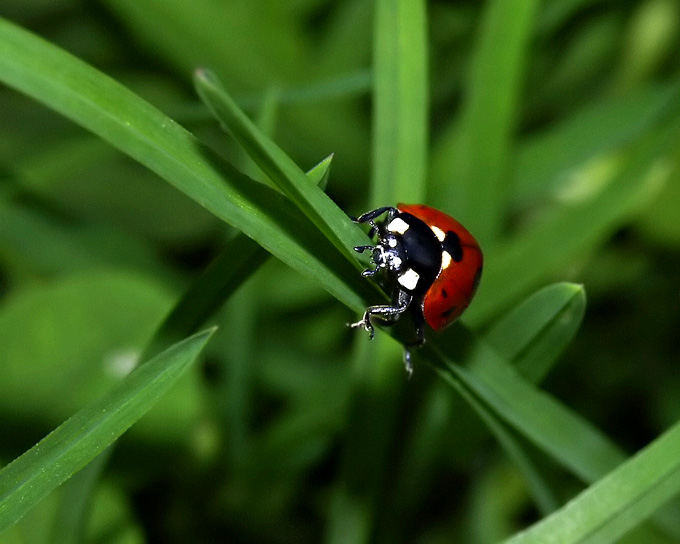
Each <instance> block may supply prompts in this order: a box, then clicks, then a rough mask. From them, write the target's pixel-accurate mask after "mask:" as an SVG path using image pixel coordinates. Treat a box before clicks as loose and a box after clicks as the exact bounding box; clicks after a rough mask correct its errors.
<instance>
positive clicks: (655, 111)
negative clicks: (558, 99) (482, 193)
mask: <svg viewBox="0 0 680 544" xmlns="http://www.w3.org/2000/svg"><path fill="white" fill-rule="evenodd" d="M678 88H679V85H678V84H677V83H674V84H671V85H664V86H660V85H650V86H649V87H645V88H643V89H639V90H638V91H637V92H635V93H630V94H629V95H626V96H625V97H620V98H616V99H612V98H611V97H607V98H606V99H603V100H601V101H598V102H597V103H595V104H593V105H592V106H589V107H588V108H587V109H584V110H583V111H580V112H578V113H576V114H575V115H573V116H571V117H570V118H568V119H567V120H565V121H564V122H562V123H560V124H558V125H557V126H555V127H553V128H552V129H550V130H549V131H546V132H545V133H541V134H539V135H538V136H535V137H533V138H531V139H530V140H529V141H527V142H526V143H524V144H523V145H522V146H521V148H520V149H519V152H518V154H517V166H516V169H515V177H514V183H513V199H514V200H515V202H520V203H521V202H524V203H526V202H527V199H531V198H536V197H540V196H541V195H542V193H547V192H553V191H554V190H555V188H556V186H557V185H558V184H559V183H560V182H561V181H563V180H564V178H565V177H567V176H569V174H570V173H572V172H573V171H574V170H575V169H578V168H579V167H581V166H582V165H583V164H584V163H586V162H587V161H588V160H591V159H594V158H595V157H598V156H602V155H603V154H606V153H611V152H612V151H614V150H616V149H618V148H620V147H621V146H623V145H626V144H627V143H629V142H631V141H634V140H635V139H636V138H639V137H640V135H641V134H643V133H644V132H645V131H646V130H650V129H652V128H653V125H654V123H657V122H658V121H659V120H661V119H663V118H664V117H665V116H668V114H669V113H670V112H671V111H672V108H673V107H676V104H677V97H678Z"/></svg>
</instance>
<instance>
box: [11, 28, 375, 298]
mask: <svg viewBox="0 0 680 544" xmlns="http://www.w3.org/2000/svg"><path fill="white" fill-rule="evenodd" d="M0 81H2V82H4V83H6V84H7V85H9V86H10V87H13V88H15V89H17V90H19V91H21V92H23V93H25V94H27V95H29V96H31V97H33V98H35V99H36V100H39V101H41V102H43V103H44V104H46V105H47V106H48V107H50V108H51V109H53V110H55V111H57V112H59V113H61V114H62V115H64V116H66V117H68V118H70V119H72V120H73V121H75V122H76V123H78V124H80V125H81V126H83V127H85V128H86V129H88V130H90V131H92V132H94V133H95V134H97V135H98V136H100V137H101V138H103V139H104V140H106V141H108V142H109V143H110V144H112V145H113V146H115V147H117V148H118V149H120V150H121V151H123V152H124V153H126V154H127V155H129V156H130V157H132V158H133V159H135V160H137V161H138V162H140V163H141V164H143V165H145V166H146V167H147V168H149V169H150V170H152V171H153V172H155V173H156V174H158V175H159V176H160V177H162V178H163V179H165V180H166V181H168V182H169V183H171V184H172V185H173V186H175V187H176V188H178V189H179V190H180V191H182V192H183V193H185V194H186V195H187V196H189V197H190V198H192V199H193V200H195V201H196V202H198V203H199V204H200V205H202V206H203V207H204V208H206V209H207V210H209V211H210V212H211V213H213V214H214V215H215V216H217V217H219V218H220V219H222V220H223V221H225V222H227V223H229V224H231V225H233V226H234V227H236V228H237V229H239V230H241V231H243V232H244V233H245V234H246V235H247V236H249V237H251V238H253V239H254V240H256V241H257V242H258V243H259V244H260V245H261V246H262V247H264V248H265V249H266V250H267V251H269V252H270V253H272V254H273V255H275V256H276V257H278V258H279V259H281V260H282V261H283V262H285V263H286V264H288V265H289V266H291V267H292V268H294V269H295V270H298V271H299V272H301V273H302V274H304V275H306V276H308V277H311V278H313V279H314V280H315V281H317V282H319V283H321V284H322V285H323V286H324V288H325V289H327V290H328V291H329V292H330V293H331V294H332V295H333V296H335V297H336V298H337V299H338V300H340V301H341V302H343V303H344V304H346V305H347V306H349V307H350V308H352V309H353V310H355V311H361V309H362V308H364V307H365V303H364V300H363V299H362V296H361V295H359V294H358V293H362V292H363V293H364V295H363V296H364V297H366V298H368V297H369V296H370V294H371V292H372V291H371V289H370V286H369V285H368V284H367V282H366V281H364V280H363V278H361V277H360V276H359V275H358V274H356V260H354V264H352V263H349V262H347V259H346V257H347V252H345V253H344V256H343V254H341V253H340V252H338V251H337V249H334V248H333V246H332V245H331V244H329V243H328V242H327V240H326V239H325V238H324V237H323V236H322V235H320V234H319V232H318V230H317V229H315V228H314V226H313V225H312V224H311V223H310V222H309V221H308V220H307V219H306V218H305V217H304V216H302V215H301V214H300V213H299V211H298V210H297V209H296V208H295V207H294V206H292V205H291V203H290V201H289V200H288V199H286V198H285V197H284V196H283V195H281V194H279V193H278V192H277V191H274V190H272V189H270V188H269V187H266V186H264V185H262V184H261V183H255V182H253V180H251V179H250V178H248V177H246V176H244V175H243V174H241V173H240V172H238V171H236V170H235V169H234V168H233V167H232V166H231V165H230V164H228V163H227V162H226V161H224V160H223V159H222V158H221V157H218V156H217V155H216V154H215V153H214V152H212V151H211V150H210V149H208V148H207V147H205V146H203V145H202V144H201V143H200V142H199V141H198V140H196V138H195V137H194V136H193V135H192V134H190V133H189V132H187V131H186V130H184V129H183V128H181V127H180V126H179V125H177V124H176V123H174V122H173V121H172V120H171V119H169V118H168V117H166V116H165V115H163V114H162V113H161V112H160V111H159V110H157V109H156V108H154V107H153V106H151V105H150V104H148V103H147V102H145V101H144V100H142V99H141V98H139V97H138V96H136V95H135V94H134V93H132V92H131V91H129V90H128V89H126V88H124V87H123V86H121V85H120V84H118V83H116V82H115V81H113V80H111V79H110V78H108V77H107V76H105V75H103V74H102V73H100V72H98V71H97V70H95V69H93V68H92V67H90V66H88V65H87V64H85V63H83V62H82V61H80V60H78V59H76V58H75V57H73V56H71V55H70V54H68V53H66V52H65V51H63V50H61V49H59V48H57V47H55V46H54V45H51V44H49V43H47V42H46V41H44V40H42V39H41V38H39V37H37V36H34V35H33V34H31V33H29V32H27V31H26V30H24V29H22V28H20V27H18V26H17V25H15V24H13V23H11V22H9V21H7V20H2V19H0ZM302 180H303V183H304V184H306V185H309V183H308V182H307V181H306V178H305V177H304V175H302ZM314 190H315V191H318V189H317V188H314ZM319 192H320V191H319ZM336 213H341V212H340V210H338V209H336ZM344 220H345V221H346V222H347V224H348V225H349V227H346V228H347V229H349V228H350V227H352V225H351V222H350V221H349V220H347V219H344ZM338 232H342V231H338ZM351 239H353V240H356V239H360V240H362V241H363V240H365V235H364V234H363V233H362V232H361V231H360V230H359V229H355V231H354V234H352V235H351V236H350V238H349V239H347V240H346V241H347V242H348V243H347V247H348V248H349V247H350V246H351V245H352V241H351ZM349 251H351V248H350V249H349Z"/></svg>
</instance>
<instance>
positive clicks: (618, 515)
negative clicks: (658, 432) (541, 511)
mask: <svg viewBox="0 0 680 544" xmlns="http://www.w3.org/2000/svg"><path fill="white" fill-rule="evenodd" d="M678 451H680V423H676V424H675V425H674V426H673V427H672V428H671V429H669V430H668V431H666V432H665V433H664V434H663V435H662V436H661V437H659V438H657V439H656V440H655V441H654V442H652V443H651V444H650V445H649V446H647V447H646V448H644V449H643V450H642V451H640V452H639V453H638V454H636V455H635V456H634V457H632V458H631V459H629V460H628V461H626V462H625V463H624V464H622V465H621V466H620V467H618V468H617V469H616V470H614V471H612V472H611V473H610V474H608V475H607V476H605V477H604V478H602V479H601V480H600V481H598V482H597V483H595V484H594V485H592V486H591V487H589V488H588V489H586V490H585V491H584V492H583V493H581V494H580V495H579V496H578V497H576V498H575V499H573V500H572V501H570V502H569V503H568V504H567V505H566V506H564V507H563V508H562V509H561V510H559V511H557V512H555V513H554V514H552V515H550V516H548V517H547V518H545V519H544V520H542V521H540V522H539V523H537V524H536V525H534V526H533V527H531V528H529V529H528V530H526V531H524V532H521V533H519V534H517V535H515V536H514V537H513V538H511V539H509V540H508V541H507V543H508V544H534V543H535V544H539V543H541V544H542V543H544V542H560V543H564V544H569V543H577V542H578V543H580V544H585V543H591V544H597V543H598V542H616V541H617V540H618V539H620V538H621V537H622V536H623V535H625V534H626V533H627V532H628V531H629V530H630V529H632V528H634V527H636V526H637V525H639V524H640V523H642V522H644V521H645V520H646V519H648V518H649V517H650V516H651V515H652V514H653V513H654V511H655V510H657V509H658V508H660V507H661V506H663V505H664V504H665V503H666V502H668V501H669V500H671V499H672V498H673V497H674V496H676V495H677V494H678V493H680V456H678ZM676 515H677V512H676Z"/></svg>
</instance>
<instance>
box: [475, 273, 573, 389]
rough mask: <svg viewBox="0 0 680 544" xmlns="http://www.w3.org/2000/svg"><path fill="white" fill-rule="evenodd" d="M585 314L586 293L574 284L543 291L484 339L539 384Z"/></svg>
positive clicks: (496, 324) (490, 330)
mask: <svg viewBox="0 0 680 544" xmlns="http://www.w3.org/2000/svg"><path fill="white" fill-rule="evenodd" d="M585 311H586V295H585V290H584V289H583V287H582V286H580V285H575V284H573V283H556V284H553V285H549V286H548V287H544V288H543V289H540V290H539V291H537V292H536V293H534V294H533V295H531V296H530V297H529V298H527V299H526V300H524V301H523V302H522V303H521V304H519V305H518V306H517V307H516V308H514V309H513V310H511V311H510V312H508V313H507V314H506V315H504V316H503V317H502V318H501V319H500V320H498V322H497V323H495V324H494V325H493V326H492V327H491V328H490V329H489V330H488V331H487V333H486V334H485V335H484V338H485V340H486V341H487V342H489V344H491V345H492V346H493V347H494V348H495V349H496V350H497V351H498V353H499V354H501V355H502V356H503V357H505V358H506V359H507V360H509V361H510V362H511V363H512V364H513V365H514V366H515V368H517V370H518V371H519V373H520V374H521V375H522V376H524V377H525V378H527V379H528V380H529V381H531V382H532V383H537V382H539V381H540V380H541V379H542V378H543V377H544V376H545V375H546V374H547V373H548V372H549V371H550V368H551V367H552V365H553V363H554V362H555V361H556V360H557V358H558V357H559V355H560V354H561V353H562V351H563V350H564V348H565V347H566V346H567V344H568V343H569V342H570V341H571V339H572V338H573V337H574V335H575V334H576V331H577V330H578V328H579V326H580V325H581V321H582V320H583V315H584V314H585Z"/></svg>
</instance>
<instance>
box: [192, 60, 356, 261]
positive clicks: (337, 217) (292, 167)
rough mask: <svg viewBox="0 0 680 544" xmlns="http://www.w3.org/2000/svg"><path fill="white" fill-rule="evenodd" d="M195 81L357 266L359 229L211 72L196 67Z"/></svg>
mask: <svg viewBox="0 0 680 544" xmlns="http://www.w3.org/2000/svg"><path fill="white" fill-rule="evenodd" d="M194 84H195V86H196V90H197V92H198V94H199V96H200V97H201V99H202V100H203V101H204V102H205V103H206V104H207V105H208V107H209V108H210V109H211V110H212V111H213V113H214V114H215V117H216V118H217V119H218V120H219V121H220V122H221V123H222V124H223V126H224V127H225V128H226V129H227V130H228V131H229V132H230V133H231V134H232V135H233V136H234V138H235V139H236V141H237V142H238V143H239V144H240V145H241V146H242V147H243V149H244V150H245V151H246V153H248V155H249V156H250V157H251V159H253V161H254V162H255V163H256V164H257V165H258V166H259V167H260V168H261V169H262V171H263V172H264V173H265V174H267V176H269V178H270V179H271V180H272V181H273V182H274V183H275V184H276V185H277V186H278V187H279V188H280V189H281V190H282V191H283V192H284V194H286V196H288V198H290V200H291V201H292V202H293V203H294V204H295V206H296V207H297V208H298V209H299V210H300V211H301V212H302V213H303V214H304V215H305V216H306V217H308V218H309V220H310V221H311V222H312V223H314V225H315V226H316V227H317V228H318V229H319V230H320V231H321V232H322V233H323V234H324V235H325V236H326V238H328V240H330V241H331V242H332V243H333V245H334V246H335V247H336V248H337V249H338V250H339V251H340V252H341V253H342V254H343V255H344V256H345V257H346V258H347V259H348V260H349V261H350V262H352V263H354V264H355V265H356V266H357V268H359V267H360V265H359V262H358V259H357V254H356V252H355V251H354V250H353V247H354V246H358V245H362V244H365V243H366V235H365V234H364V233H363V232H362V231H361V229H359V227H358V226H357V225H355V224H353V223H352V221H351V220H350V219H349V218H348V216H347V215H346V214H345V212H343V211H342V210H341V209H340V208H338V206H337V205H336V204H335V203H334V202H333V201H332V200H331V199H330V198H329V197H328V195H326V193H324V192H323V191H322V190H320V189H319V188H318V187H315V186H312V185H311V184H310V183H308V181H307V180H306V179H305V175H304V173H303V171H302V170H301V169H300V168H299V167H298V166H297V165H296V164H295V163H294V162H293V160H292V159H291V158H290V157H289V156H288V155H286V154H285V153H284V152H283V150H281V148H280V147H279V146H277V145H276V144H275V143H274V142H273V141H272V140H271V139H270V138H268V137H267V136H266V135H265V134H264V133H263V132H262V131H260V130H259V129H258V128H257V126H255V124H254V123H253V122H252V121H251V120H250V119H248V117H247V116H246V115H245V113H243V112H242V111H241V109H240V108H239V107H238V106H237V105H236V102H235V101H234V100H233V99H232V98H231V96H229V94H228V93H227V92H226V90H224V88H223V87H222V86H221V84H220V83H219V81H218V80H217V78H216V76H215V75H214V74H212V73H211V72H209V71H207V70H197V71H196V72H195V75H194Z"/></svg>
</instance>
